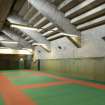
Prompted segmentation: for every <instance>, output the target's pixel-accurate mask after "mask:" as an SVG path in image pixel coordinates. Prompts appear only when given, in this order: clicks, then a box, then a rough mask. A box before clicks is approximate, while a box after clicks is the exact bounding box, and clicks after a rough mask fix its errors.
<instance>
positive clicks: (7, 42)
mask: <svg viewBox="0 0 105 105" xmlns="http://www.w3.org/2000/svg"><path fill="white" fill-rule="evenodd" d="M0 43H5V44H18V42H13V41H0Z"/></svg>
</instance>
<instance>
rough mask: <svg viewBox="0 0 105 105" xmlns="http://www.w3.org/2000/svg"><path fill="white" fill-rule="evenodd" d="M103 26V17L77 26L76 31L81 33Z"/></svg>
mask: <svg viewBox="0 0 105 105" xmlns="http://www.w3.org/2000/svg"><path fill="white" fill-rule="evenodd" d="M103 24H105V16H102V17H99V18H97V19H94V20H91V21H89V22H86V23H84V24H81V25H78V26H77V29H78V30H81V31H83V30H87V29H90V28H93V27H97V26H99V25H103Z"/></svg>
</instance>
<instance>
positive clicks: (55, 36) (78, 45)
mask: <svg viewBox="0 0 105 105" xmlns="http://www.w3.org/2000/svg"><path fill="white" fill-rule="evenodd" d="M63 37H65V35H61V34H60V33H58V34H55V35H53V36H50V37H48V38H47V40H48V41H54V40H57V39H59V38H63ZM66 37H67V38H68V39H69V40H70V41H71V42H72V43H73V44H74V45H76V46H77V47H78V48H80V47H81V37H72V39H71V37H69V36H66ZM77 43H78V44H77Z"/></svg>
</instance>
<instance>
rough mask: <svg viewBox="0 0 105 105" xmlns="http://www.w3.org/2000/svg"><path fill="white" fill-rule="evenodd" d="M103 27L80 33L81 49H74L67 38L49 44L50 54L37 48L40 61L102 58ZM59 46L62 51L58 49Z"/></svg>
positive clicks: (104, 27)
mask: <svg viewBox="0 0 105 105" xmlns="http://www.w3.org/2000/svg"><path fill="white" fill-rule="evenodd" d="M103 36H105V25H103V26H100V27H97V28H93V29H90V30H87V31H84V32H82V36H81V38H82V40H81V41H82V43H81V44H82V47H81V48H76V47H75V46H74V45H73V44H72V43H71V42H70V41H69V40H68V39H67V38H62V39H58V40H55V41H53V42H51V52H50V53H47V52H46V51H44V50H43V49H42V48H37V52H39V51H40V53H38V57H37V58H40V59H61V58H78V57H79V58H83V57H104V56H105V41H104V40H102V37H103ZM58 46H61V47H62V49H59V48H58Z"/></svg>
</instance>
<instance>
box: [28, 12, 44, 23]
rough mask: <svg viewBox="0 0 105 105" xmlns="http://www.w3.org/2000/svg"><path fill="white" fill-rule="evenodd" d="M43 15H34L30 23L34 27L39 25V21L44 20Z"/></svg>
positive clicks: (38, 13)
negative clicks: (36, 24)
mask: <svg viewBox="0 0 105 105" xmlns="http://www.w3.org/2000/svg"><path fill="white" fill-rule="evenodd" d="M42 17H43V16H42V14H41V13H40V12H37V13H36V14H35V15H33V17H32V18H31V19H30V20H29V23H30V24H32V25H34V24H35V23H37V21H38V20H40V19H41V18H42Z"/></svg>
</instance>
